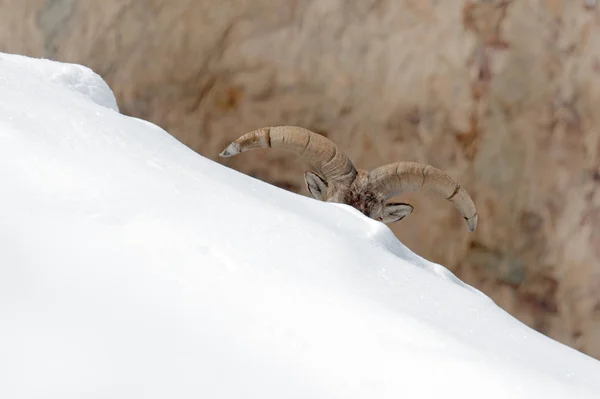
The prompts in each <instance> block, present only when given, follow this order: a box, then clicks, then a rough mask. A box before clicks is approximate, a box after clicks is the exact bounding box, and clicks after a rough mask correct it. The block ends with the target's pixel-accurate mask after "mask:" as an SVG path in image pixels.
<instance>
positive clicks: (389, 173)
mask: <svg viewBox="0 0 600 399" xmlns="http://www.w3.org/2000/svg"><path fill="white" fill-rule="evenodd" d="M369 184H370V186H371V189H372V190H373V192H374V194H375V195H377V196H378V197H380V198H382V199H384V200H386V199H388V198H390V197H393V196H394V195H397V194H401V193H404V192H415V191H430V192H433V193H435V194H438V195H440V196H442V197H444V198H445V199H447V200H448V201H450V202H452V203H453V204H454V206H455V207H456V208H457V209H458V211H459V212H460V214H461V215H462V216H463V218H464V219H465V220H466V221H467V225H468V227H469V230H470V231H474V230H475V228H476V227H477V219H478V218H477V210H476V208H475V204H474V203H473V200H472V199H471V196H470V195H469V193H468V192H467V191H466V190H465V189H464V188H463V187H462V186H461V185H460V184H459V183H457V182H456V181H455V180H454V179H452V178H451V177H450V175H448V174H447V173H446V172H444V171H442V170H441V169H438V168H435V167H433V166H431V165H426V164H420V163H416V162H397V163H392V164H388V165H384V166H380V167H379V168H376V169H373V170H372V171H370V172H369Z"/></svg>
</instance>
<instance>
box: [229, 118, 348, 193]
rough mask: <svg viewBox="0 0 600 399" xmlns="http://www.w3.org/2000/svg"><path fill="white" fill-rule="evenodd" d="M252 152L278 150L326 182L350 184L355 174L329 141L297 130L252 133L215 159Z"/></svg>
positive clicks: (285, 128)
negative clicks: (298, 159) (303, 163)
mask: <svg viewBox="0 0 600 399" xmlns="http://www.w3.org/2000/svg"><path fill="white" fill-rule="evenodd" d="M256 148H280V149H283V150H287V151H289V152H292V153H295V154H296V155H299V156H300V157H302V158H303V159H304V160H305V161H306V162H308V163H309V164H310V165H311V166H312V167H313V168H314V169H316V172H317V173H319V174H320V175H321V176H322V177H323V178H324V179H325V180H328V181H334V182H338V183H343V184H350V183H351V182H352V181H353V180H354V178H355V177H356V175H357V173H358V172H357V171H356V168H355V167H354V165H353V163H352V161H351V160H350V158H349V157H348V155H346V153H344V152H343V151H341V150H340V149H339V148H338V147H337V145H336V144H335V143H334V142H333V141H331V140H329V139H328V138H327V137H325V136H323V135H320V134H317V133H315V132H312V131H310V130H308V129H305V128H302V127H299V126H273V127H263V128H260V129H256V130H253V131H251V132H249V133H246V134H244V135H242V136H241V137H239V138H238V139H237V140H235V141H234V142H232V143H231V144H229V146H228V147H227V148H225V150H223V152H221V153H220V154H219V155H220V156H221V157H231V156H234V155H237V154H239V153H241V152H245V151H249V150H253V149H256Z"/></svg>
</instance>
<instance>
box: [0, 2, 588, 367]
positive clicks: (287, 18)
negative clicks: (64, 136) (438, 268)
mask: <svg viewBox="0 0 600 399" xmlns="http://www.w3.org/2000/svg"><path fill="white" fill-rule="evenodd" d="M0 51H2V52H10V53H19V54H23V55H28V56H34V57H43V58H49V59H53V60H58V61H66V62H74V63H79V64H83V65H86V66H88V67H90V68H92V69H93V70H94V71H96V72H97V73H99V74H100V75H101V76H102V77H103V78H104V79H105V80H106V81H107V82H108V84H109V85H110V87H111V88H112V89H113V91H114V92H115V95H116V97H117V101H118V104H119V107H120V109H121V111H122V112H123V113H124V114H128V115H132V116H136V117H139V118H144V119H147V120H149V121H152V122H154V123H155V124H157V125H159V126H161V127H162V128H164V129H165V130H167V131H168V132H169V133H171V134H172V135H174V136H175V137H176V138H177V139H179V140H180V141H181V142H183V143H184V144H186V145H188V146H189V147H191V148H192V149H194V150H195V151H197V152H198V153H200V154H202V155H203V156H205V157H208V158H211V159H213V160H216V161H217V162H221V163H224V164H226V165H228V166H230V167H233V168H235V169H237V170H239V171H242V172H244V173H246V174H248V175H251V176H254V177H256V178H259V179H261V180H264V181H266V182H269V183H271V184H274V185H277V186H279V187H282V188H284V189H286V190H291V191H295V192H298V193H301V194H304V195H306V194H307V192H306V190H305V188H304V183H303V172H304V170H306V165H303V164H302V163H301V162H300V161H298V159H297V158H295V157H294V156H291V155H290V154H288V153H282V152H279V151H254V152H250V153H247V154H244V156H242V157H235V158H232V159H227V160H224V159H220V158H218V157H217V154H218V153H219V152H220V151H221V150H222V149H223V148H224V147H225V146H226V145H227V144H228V143H229V142H230V141H232V140H234V139H235V138H237V137H238V136H239V135H241V134H243V133H246V132H248V131H250V130H253V129H255V128H258V127H263V126H268V125H280V124H289V125H300V126H303V127H306V128H308V129H311V130H313V131H316V132H318V133H321V134H324V135H326V136H328V137H329V138H331V139H332V140H334V141H335V142H336V143H337V144H338V145H339V146H340V147H341V148H342V149H344V150H345V151H346V152H347V153H348V155H349V156H350V157H351V158H352V159H353V161H354V162H355V164H356V166H357V167H363V168H373V167H376V166H380V165H382V164H385V163H390V162H396V161H402V160H406V161H417V162H425V163H430V164H432V165H434V166H436V167H438V168H442V169H444V170H446V171H447V172H449V173H450V174H451V175H452V176H453V177H454V178H456V179H457V180H458V181H459V182H461V184H462V185H463V186H465V187H466V188H467V190H468V191H469V193H470V194H471V195H472V196H473V199H474V200H475V203H476V205H477V207H478V212H479V215H480V216H479V220H480V224H479V227H478V229H477V231H476V232H475V233H468V231H467V229H466V227H465V225H464V221H463V220H462V219H461V217H460V215H459V214H458V212H456V210H455V209H454V207H453V206H452V205H451V204H450V203H448V202H447V201H445V200H443V199H439V198H437V197H433V196H430V195H427V194H423V193H418V194H411V195H405V196H403V198H402V199H403V200H405V201H407V202H410V203H412V204H413V205H414V206H415V212H414V213H413V214H412V215H410V216H409V217H408V218H406V219H404V220H403V221H401V222H398V223H396V224H393V225H390V227H391V228H392V229H393V231H394V233H395V234H396V235H397V236H398V237H399V238H400V239H401V240H402V241H403V242H404V243H405V244H406V245H408V246H409V247H410V248H411V249H412V250H414V251H415V252H417V253H419V254H420V255H422V256H424V257H426V258H428V259H430V260H432V261H435V262H439V263H441V264H443V265H445V266H446V267H448V268H449V269H450V270H452V271H453V272H454V273H456V274H457V275H458V276H459V277H460V278H461V279H462V280H463V281H465V282H467V283H469V284H471V285H473V286H475V287H477V288H479V289H480V290H482V291H483V292H485V293H486V294H487V295H489V296H490V297H491V298H492V299H493V300H494V301H495V302H496V303H497V304H498V305H500V306H501V307H502V308H504V309H505V310H506V311H507V312H509V313H511V314H512V315H514V316H515V317H517V318H518V319H520V320H521V321H523V322H524V323H526V324H527V325H529V326H531V327H533V328H535V329H536V330H538V331H540V332H542V333H544V334H546V335H548V336H550V337H552V338H554V339H556V340H558V341H560V342H563V343H564V344H566V345H569V346H572V347H574V348H576V349H578V350H580V351H582V352H584V353H587V354H589V355H591V356H593V357H596V358H600V130H599V128H600V112H599V106H600V7H598V6H596V1H594V0H513V1H501V0H496V1H493V0H487V1H486V0H251V1H250V0H249V1H246V0H213V1H210V0H195V1H194V0H102V1H98V0H0Z"/></svg>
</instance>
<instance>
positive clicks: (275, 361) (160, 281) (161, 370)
mask: <svg viewBox="0 0 600 399" xmlns="http://www.w3.org/2000/svg"><path fill="white" fill-rule="evenodd" d="M0 58H1V59H0V85H1V87H2V90H1V91H0V181H1V182H2V184H1V185H0V198H2V202H1V203H2V220H1V222H0V376H1V377H0V381H1V382H0V397H2V398H60V399H65V398H87V397H95V398H96V397H97V398H100V397H102V398H108V397H110V398H127V399H131V398H165V397H169V398H430V397H436V398H438V397H461V398H481V397H485V398H507V397H510V398H542V397H543V398H566V397H568V398H597V397H598V395H599V393H600V378H599V376H600V362H598V361H596V360H594V359H591V358H590V357H587V356H585V355H583V354H581V353H579V352H577V351H575V350H573V349H570V348H568V347H566V346H564V345H561V344H559V343H557V342H555V341H553V340H551V339H549V338H546V337H544V336H543V335H541V334H539V333H537V332H535V331H533V330H531V329H530V328H528V327H526V326H524V325H523V324H521V323H520V322H518V321H516V320H515V319H514V318H512V317H511V316H509V315H508V314H506V313H505V312H504V311H502V310H501V309H500V308H498V307H497V306H496V305H495V304H494V303H493V302H492V301H490V300H489V299H488V298H487V297H486V296H484V295H483V294H481V293H480V292H479V291H477V290H475V289H473V288H471V287H469V286H467V285H465V284H463V283H462V282H460V281H459V280H458V279H457V278H456V277H455V276H454V275H452V273H450V272H448V271H447V270H446V269H445V268H443V267H442V266H440V265H436V264H432V263H430V262H428V261H426V260H424V259H422V258H420V257H419V256H417V255H415V254H414V253H412V252H411V251H410V250H408V249H407V248H406V247H404V246H403V245H402V244H401V243H400V242H398V240H397V239H396V238H395V237H394V236H393V234H392V233H391V231H390V230H389V229H388V228H387V227H385V226H384V225H382V224H381V223H378V222H375V221H372V220H369V219H367V218H365V217H363V216H362V215H361V214H359V213H358V212H356V211H355V210H353V209H352V208H350V207H347V206H344V205H335V204H326V203H322V202H318V201H315V200H312V199H309V198H306V197H302V196H299V195H295V194H293V193H290V192H286V191H284V190H281V189H278V188H276V187H273V186H270V185H268V184H265V183H263V182H260V181H258V180H256V179H253V178H250V177H248V176H245V175H242V174H240V173H237V172H236V171H234V170H231V169H228V168H226V167H223V166H221V165H219V164H217V163H215V162H213V161H211V160H208V159H206V158H203V157H201V156H199V155H197V154H196V153H194V152H192V151H191V150H189V149H188V148H186V147H185V146H183V145H182V144H180V143H179V142H178V141H176V140H175V139H174V138H172V137H171V136H170V135H168V134H167V133H166V132H164V131H163V130H162V129H160V128H158V127H156V126H154V125H152V124H150V123H148V122H145V121H141V120H138V119H135V118H130V117H126V116H123V115H121V114H119V113H118V111H117V110H118V108H117V106H116V102H115V101H114V96H113V95H112V93H111V92H110V90H109V89H108V87H107V86H106V84H105V83H104V82H101V79H100V78H99V77H98V76H97V75H95V74H93V72H91V71H90V70H88V69H86V68H83V67H79V66H75V65H65V64H59V63H54V62H50V61H43V60H32V59H28V58H24V57H19V56H14V55H8V54H1V55H0ZM240 133H241V132H240ZM401 223H410V218H407V219H406V220H405V221H403V222H401Z"/></svg>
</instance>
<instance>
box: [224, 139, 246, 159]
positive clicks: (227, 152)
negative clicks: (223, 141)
mask: <svg viewBox="0 0 600 399" xmlns="http://www.w3.org/2000/svg"><path fill="white" fill-rule="evenodd" d="M240 152H242V151H241V148H240V145H239V144H238V143H236V142H233V143H231V144H229V146H227V148H225V149H224V150H223V151H222V152H221V153H220V154H219V156H220V157H222V158H227V157H232V156H234V155H237V154H239V153H240Z"/></svg>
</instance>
